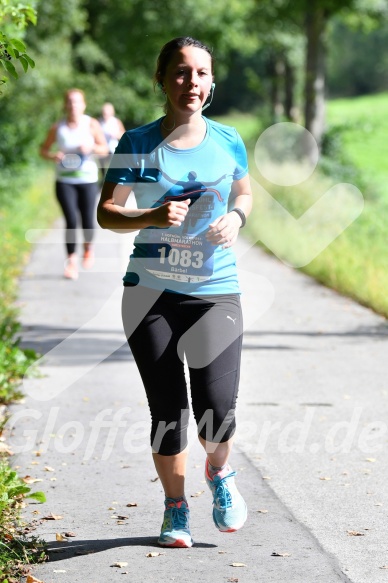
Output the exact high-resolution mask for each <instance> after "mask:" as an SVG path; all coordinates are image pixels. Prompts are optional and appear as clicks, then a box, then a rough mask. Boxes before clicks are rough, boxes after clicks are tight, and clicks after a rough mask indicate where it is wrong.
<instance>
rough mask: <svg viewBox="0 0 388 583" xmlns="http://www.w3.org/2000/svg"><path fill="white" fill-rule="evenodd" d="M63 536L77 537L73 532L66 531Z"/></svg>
mask: <svg viewBox="0 0 388 583" xmlns="http://www.w3.org/2000/svg"><path fill="white" fill-rule="evenodd" d="M63 536H67V537H70V536H77V535H76V534H75V532H71V531H68V532H64V533H63Z"/></svg>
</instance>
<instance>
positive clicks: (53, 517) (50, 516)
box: [42, 513, 63, 520]
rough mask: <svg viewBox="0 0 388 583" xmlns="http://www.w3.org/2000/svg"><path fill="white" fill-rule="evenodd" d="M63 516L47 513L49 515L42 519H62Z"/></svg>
mask: <svg viewBox="0 0 388 583" xmlns="http://www.w3.org/2000/svg"><path fill="white" fill-rule="evenodd" d="M62 518H63V516H61V515H60V514H53V513H51V514H47V516H43V518H42V520H62Z"/></svg>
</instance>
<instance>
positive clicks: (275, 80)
mask: <svg viewBox="0 0 388 583" xmlns="http://www.w3.org/2000/svg"><path fill="white" fill-rule="evenodd" d="M269 73H270V77H271V117H272V123H277V122H279V121H280V119H281V116H282V114H283V103H282V97H281V94H282V87H281V86H282V74H283V62H282V61H281V60H280V58H279V56H278V55H276V54H274V55H272V57H271V60H270V63H269Z"/></svg>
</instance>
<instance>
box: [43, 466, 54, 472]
mask: <svg viewBox="0 0 388 583" xmlns="http://www.w3.org/2000/svg"><path fill="white" fill-rule="evenodd" d="M44 470H45V472H55V470H54V468H52V467H51V466H45V468H44Z"/></svg>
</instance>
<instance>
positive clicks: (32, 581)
mask: <svg viewBox="0 0 388 583" xmlns="http://www.w3.org/2000/svg"><path fill="white" fill-rule="evenodd" d="M382 568H383V567H380V569H382ZM26 583H43V581H41V580H40V579H37V578H36V577H34V576H33V575H27V581H26Z"/></svg>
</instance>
